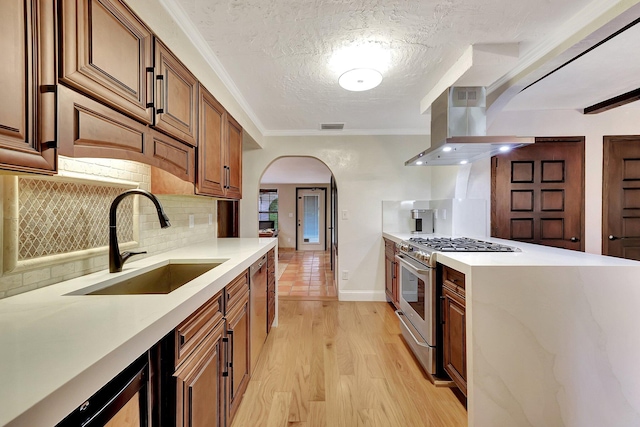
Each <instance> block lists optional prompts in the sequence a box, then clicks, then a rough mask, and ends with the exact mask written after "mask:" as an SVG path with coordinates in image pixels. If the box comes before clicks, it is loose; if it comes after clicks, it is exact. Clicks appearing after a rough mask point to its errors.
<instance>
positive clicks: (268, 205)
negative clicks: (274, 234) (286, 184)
mask: <svg viewBox="0 0 640 427" xmlns="http://www.w3.org/2000/svg"><path fill="white" fill-rule="evenodd" d="M258 221H272V222H273V224H267V223H262V224H260V229H264V228H273V229H275V230H277V229H278V190H260V194H259V196H258ZM267 225H268V226H267Z"/></svg>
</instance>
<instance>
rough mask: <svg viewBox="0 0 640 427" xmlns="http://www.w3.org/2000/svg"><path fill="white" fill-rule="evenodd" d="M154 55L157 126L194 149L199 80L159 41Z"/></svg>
mask: <svg viewBox="0 0 640 427" xmlns="http://www.w3.org/2000/svg"><path fill="white" fill-rule="evenodd" d="M155 53H156V55H155V56H156V60H155V62H156V100H155V107H156V118H155V127H157V128H158V129H160V130H162V131H164V132H167V133H168V134H169V135H171V136H173V137H175V138H177V139H179V140H181V141H183V142H185V143H187V144H190V145H192V146H194V147H195V145H196V121H197V112H198V98H197V89H198V81H197V80H196V78H195V77H194V76H193V74H191V73H190V72H189V70H188V69H187V68H186V67H185V66H184V65H183V64H182V63H181V62H180V61H179V60H178V59H177V58H176V57H175V56H174V55H173V54H172V53H171V52H170V51H169V49H167V47H166V46H165V45H163V44H162V42H160V40H158V39H155Z"/></svg>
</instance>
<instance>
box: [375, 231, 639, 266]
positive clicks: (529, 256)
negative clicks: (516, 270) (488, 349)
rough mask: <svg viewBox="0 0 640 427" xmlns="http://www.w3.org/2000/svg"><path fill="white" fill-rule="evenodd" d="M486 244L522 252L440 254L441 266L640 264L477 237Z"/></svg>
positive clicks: (397, 237) (397, 236)
mask: <svg viewBox="0 0 640 427" xmlns="http://www.w3.org/2000/svg"><path fill="white" fill-rule="evenodd" d="M382 236H383V237H385V238H387V239H390V240H393V241H395V242H398V243H399V242H400V241H402V240H409V238H411V237H416V236H418V237H423V238H429V237H434V236H437V235H434V234H420V235H415V234H409V233H393V232H384V233H382ZM477 239H478V240H483V241H485V242H495V243H499V244H502V245H508V246H514V247H517V248H518V249H520V252H438V253H437V254H436V260H437V262H441V263H443V264H447V265H449V266H450V267H452V268H456V267H458V268H460V269H461V270H463V272H468V269H469V268H470V267H498V266H505V267H515V266H528V267H534V266H549V267H551V266H556V267H558V266H573V267H579V266H584V267H586V266H639V265H640V263H638V262H637V261H630V260H626V259H622V258H615V257H609V256H602V255H594V254H588V253H585V252H579V251H571V250H566V249H558V248H552V247H550V246H542V245H532V244H529V243H523V242H516V241H513V240H503V239H495V238H493V237H477Z"/></svg>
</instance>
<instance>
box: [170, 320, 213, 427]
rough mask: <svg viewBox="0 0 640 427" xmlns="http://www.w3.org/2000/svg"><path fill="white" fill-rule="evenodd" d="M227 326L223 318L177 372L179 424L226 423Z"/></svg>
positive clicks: (189, 426) (187, 426)
mask: <svg viewBox="0 0 640 427" xmlns="http://www.w3.org/2000/svg"><path fill="white" fill-rule="evenodd" d="M224 330H225V322H224V321H221V322H219V323H218V325H217V326H216V327H214V328H213V330H212V331H211V332H210V333H209V335H207V337H206V338H205V339H204V341H203V342H202V343H201V344H200V346H199V347H198V348H197V349H196V350H195V352H194V353H192V354H191V356H190V357H189V358H188V359H187V360H186V361H185V362H184V364H182V365H181V367H180V368H179V369H178V370H177V371H176V372H175V374H174V376H175V377H176V387H177V388H176V427H210V426H214V427H222V426H225V422H226V407H225V403H224V401H225V399H224V396H225V388H224V381H223V379H224V378H223V373H224V372H225V371H224V369H225V366H224V364H225V360H224V358H225V352H224V346H223V337H224Z"/></svg>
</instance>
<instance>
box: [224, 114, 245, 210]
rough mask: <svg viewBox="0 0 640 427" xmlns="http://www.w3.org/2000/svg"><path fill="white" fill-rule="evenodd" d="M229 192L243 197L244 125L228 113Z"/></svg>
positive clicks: (236, 197)
mask: <svg viewBox="0 0 640 427" xmlns="http://www.w3.org/2000/svg"><path fill="white" fill-rule="evenodd" d="M226 165H227V194H226V196H227V197H228V198H230V199H241V198H242V127H241V126H240V125H239V124H238V122H236V121H235V120H234V118H233V117H231V116H230V115H229V114H228V113H227V161H226Z"/></svg>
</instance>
